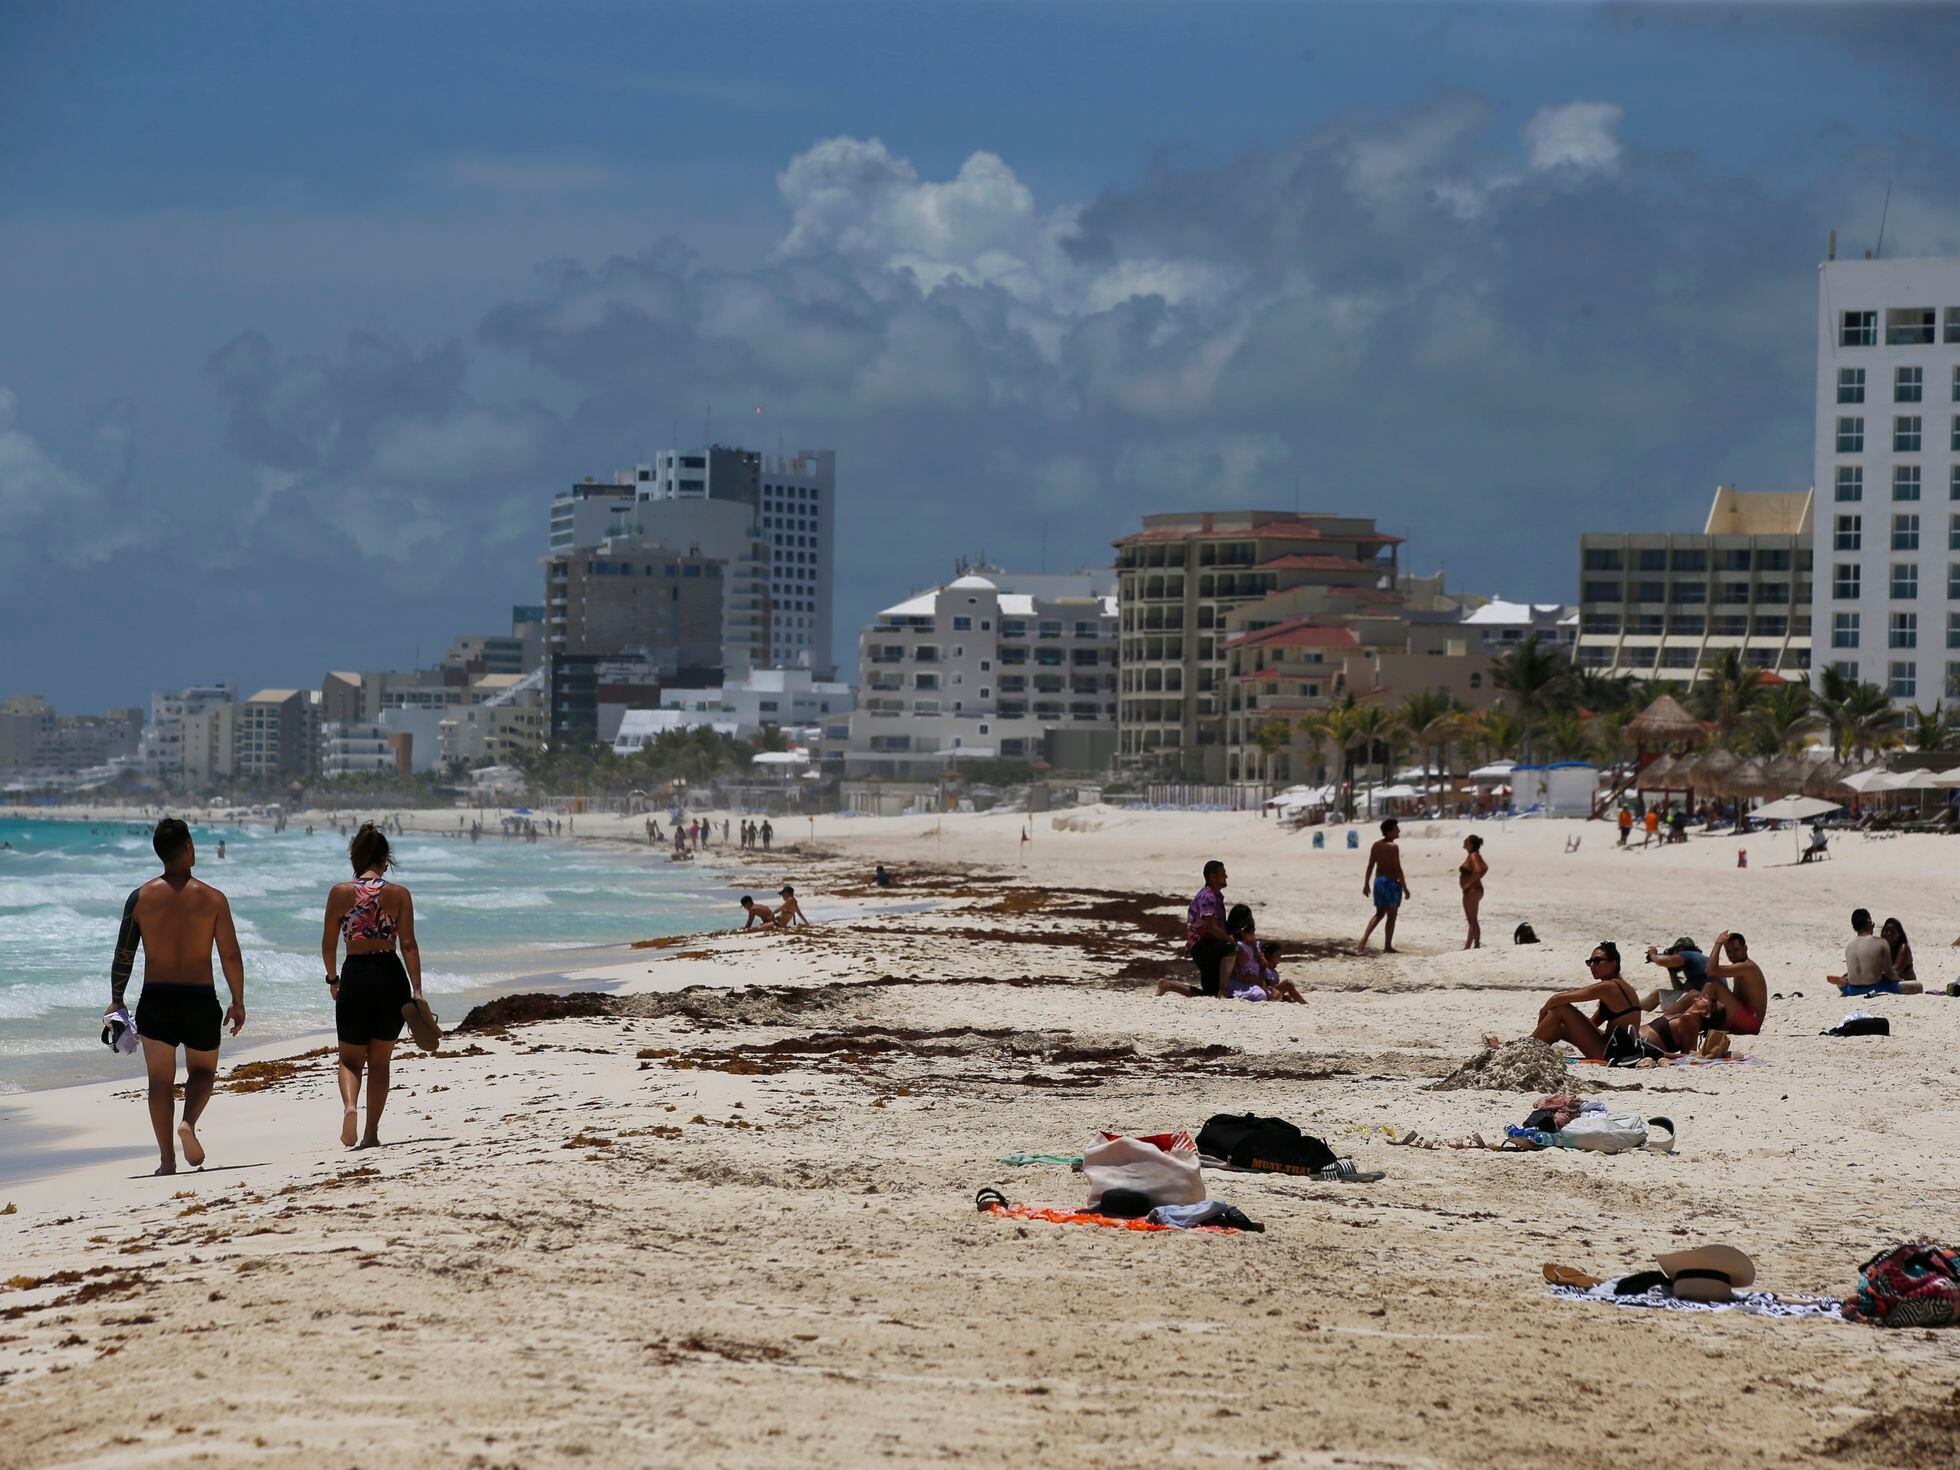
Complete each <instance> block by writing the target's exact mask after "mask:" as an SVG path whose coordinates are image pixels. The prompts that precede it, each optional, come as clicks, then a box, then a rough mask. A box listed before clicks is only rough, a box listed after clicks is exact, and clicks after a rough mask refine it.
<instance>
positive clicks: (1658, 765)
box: [1633, 755, 1681, 791]
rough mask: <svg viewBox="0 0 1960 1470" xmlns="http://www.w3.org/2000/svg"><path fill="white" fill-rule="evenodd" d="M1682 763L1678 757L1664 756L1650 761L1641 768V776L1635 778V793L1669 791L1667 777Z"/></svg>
mask: <svg viewBox="0 0 1960 1470" xmlns="http://www.w3.org/2000/svg"><path fill="white" fill-rule="evenodd" d="M1680 763H1681V761H1680V758H1679V757H1677V756H1671V755H1664V756H1662V757H1661V758H1660V759H1659V760H1651V761H1648V762H1647V764H1646V765H1644V766H1642V767H1641V768H1640V774H1639V775H1637V776H1635V777H1634V778H1633V789H1634V790H1635V791H1665V790H1667V789H1668V785H1667V776H1668V772H1670V771H1672V770H1673V769H1674V768H1675V767H1676V766H1677V765H1679V764H1680Z"/></svg>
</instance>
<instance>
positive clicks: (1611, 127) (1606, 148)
mask: <svg viewBox="0 0 1960 1470" xmlns="http://www.w3.org/2000/svg"><path fill="white" fill-rule="evenodd" d="M1625 115H1626V113H1625V110H1624V109H1623V108H1621V107H1619V106H1617V105H1615V104H1614V103H1611V102H1567V103H1565V104H1564V105H1562V106H1559V107H1541V108H1539V109H1538V113H1537V115H1536V116H1535V117H1533V118H1532V119H1531V121H1530V122H1528V123H1526V124H1525V128H1524V140H1525V143H1526V144H1527V145H1528V146H1529V147H1530V149H1531V166H1532V168H1533V169H1535V170H1538V171H1539V172H1543V171H1545V170H1548V169H1571V170H1574V171H1576V172H1579V173H1611V172H1612V171H1613V170H1614V169H1616V168H1618V167H1619V166H1620V140H1619V138H1618V137H1616V136H1615V134H1616V133H1617V132H1618V131H1619V127H1620V121H1621V119H1622V118H1623V117H1625Z"/></svg>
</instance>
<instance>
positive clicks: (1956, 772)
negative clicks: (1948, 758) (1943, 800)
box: [1933, 766, 1960, 789]
mask: <svg viewBox="0 0 1960 1470" xmlns="http://www.w3.org/2000/svg"><path fill="white" fill-rule="evenodd" d="M1933 784H1934V785H1935V786H1938V787H1941V788H1942V789H1944V788H1946V787H1951V786H1960V766H1955V767H1954V768H1953V769H1952V770H1950V771H1941V772H1940V773H1939V774H1938V775H1937V776H1935V777H1933Z"/></svg>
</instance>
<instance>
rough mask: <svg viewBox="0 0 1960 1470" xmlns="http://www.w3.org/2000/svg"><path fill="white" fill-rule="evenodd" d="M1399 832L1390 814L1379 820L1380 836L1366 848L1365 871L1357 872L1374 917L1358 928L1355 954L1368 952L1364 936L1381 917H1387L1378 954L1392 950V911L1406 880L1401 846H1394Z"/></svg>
mask: <svg viewBox="0 0 1960 1470" xmlns="http://www.w3.org/2000/svg"><path fill="white" fill-rule="evenodd" d="M1401 831H1402V824H1401V823H1399V822H1397V821H1396V820H1395V818H1393V817H1390V818H1389V819H1388V820H1387V821H1385V822H1383V823H1382V835H1381V836H1380V837H1379V838H1378V839H1377V840H1376V842H1375V845H1374V846H1373V847H1371V848H1369V849H1368V870H1367V871H1366V872H1365V873H1363V874H1362V875H1361V891H1362V892H1363V893H1364V894H1368V895H1371V896H1372V897H1373V898H1374V900H1375V916H1374V917H1373V918H1372V919H1370V920H1369V921H1368V927H1367V928H1366V929H1364V930H1362V932H1361V942H1360V943H1359V944H1357V945H1356V946H1355V947H1354V952H1355V953H1356V954H1366V953H1367V952H1368V936H1369V935H1371V934H1373V933H1374V932H1375V925H1377V924H1379V923H1381V922H1382V920H1383V919H1386V920H1388V924H1387V926H1386V927H1385V928H1384V929H1383V930H1382V953H1383V954H1394V953H1395V952H1396V950H1395V912H1396V910H1397V909H1399V908H1401V906H1402V900H1403V899H1405V898H1407V897H1408V896H1409V885H1408V882H1407V881H1406V880H1405V879H1404V878H1403V877H1402V849H1401V848H1399V847H1397V846H1396V845H1395V839H1396V838H1397V837H1398V836H1400V835H1401Z"/></svg>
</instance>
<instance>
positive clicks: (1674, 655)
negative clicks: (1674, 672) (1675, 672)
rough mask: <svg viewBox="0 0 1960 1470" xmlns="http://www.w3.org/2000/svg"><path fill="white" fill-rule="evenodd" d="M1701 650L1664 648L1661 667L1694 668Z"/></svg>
mask: <svg viewBox="0 0 1960 1470" xmlns="http://www.w3.org/2000/svg"><path fill="white" fill-rule="evenodd" d="M1697 657H1699V652H1698V650H1696V649H1693V648H1663V649H1662V650H1661V667H1662V668H1664V669H1692V668H1693V667H1694V666H1695V659H1696V658H1697Z"/></svg>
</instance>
